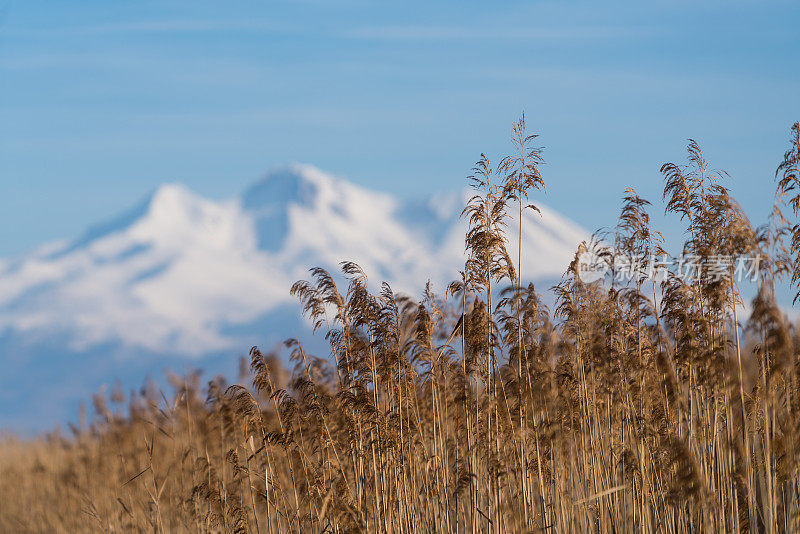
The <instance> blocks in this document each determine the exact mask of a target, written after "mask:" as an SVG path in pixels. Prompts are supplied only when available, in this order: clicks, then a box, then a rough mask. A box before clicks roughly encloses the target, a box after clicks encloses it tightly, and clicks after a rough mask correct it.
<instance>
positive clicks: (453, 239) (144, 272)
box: [0, 165, 586, 355]
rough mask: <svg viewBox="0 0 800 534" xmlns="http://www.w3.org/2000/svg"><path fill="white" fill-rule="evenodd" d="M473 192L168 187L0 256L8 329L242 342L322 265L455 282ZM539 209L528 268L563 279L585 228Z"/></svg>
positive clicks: (310, 181) (304, 178) (211, 345)
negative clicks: (411, 196) (57, 240)
mask: <svg viewBox="0 0 800 534" xmlns="http://www.w3.org/2000/svg"><path fill="white" fill-rule="evenodd" d="M463 197H464V193H462V192H458V193H456V194H448V195H440V196H437V197H434V198H431V199H428V200H419V201H401V200H398V199H395V198H394V197H392V196H390V195H387V194H385V193H381V192H376V191H371V190H368V189H366V188H363V187H360V186H356V185H354V184H352V183H349V182H347V181H346V180H343V179H341V178H336V177H333V176H331V175H328V174H326V173H324V172H323V171H321V170H319V169H317V168H315V167H312V166H310V165H292V166H290V167H287V168H286V169H283V170H280V171H276V172H272V173H269V174H267V175H266V177H265V178H264V179H262V180H261V181H259V182H258V183H256V184H255V185H254V186H252V187H251V188H250V189H248V190H247V191H246V192H245V193H244V195H242V196H241V197H240V198H238V199H233V200H228V201H213V200H209V199H206V198H203V197H201V196H200V195H197V194H195V193H193V192H192V191H190V190H189V189H187V188H186V187H185V186H183V185H179V184H165V185H162V186H161V187H159V188H158V189H156V190H155V191H154V192H153V193H151V194H150V195H148V196H147V197H146V198H145V199H144V201H143V202H140V203H139V204H138V205H137V206H136V207H135V208H134V209H132V210H129V211H127V212H125V213H124V214H123V215H121V216H120V217H117V218H115V219H113V220H111V221H109V222H106V223H104V224H101V225H98V226H95V227H93V228H91V229H90V230H89V231H87V232H86V233H85V234H84V235H83V236H82V237H81V238H79V239H77V240H75V241H73V242H71V243H66V244H63V245H59V246H57V247H43V248H40V249H39V250H38V251H37V252H35V253H32V254H30V255H29V256H26V257H22V258H18V259H16V260H15V261H11V262H2V261H0V332H12V333H13V332H18V333H25V334H26V335H27V334H31V335H32V334H33V333H39V334H41V335H44V336H47V335H49V334H48V333H52V332H56V331H58V332H61V333H62V334H65V335H66V337H67V342H66V343H67V344H68V345H69V346H71V347H72V348H74V349H76V350H79V349H81V348H82V347H91V346H95V345H97V344H109V343H110V344H114V343H117V344H121V345H122V346H125V347H129V348H136V347H140V348H144V349H146V350H148V351H151V352H156V353H159V352H168V353H177V354H183V355H191V354H203V353H208V352H214V351H219V350H225V349H228V348H234V347H241V346H243V343H245V342H244V341H243V339H244V338H243V337H242V336H240V335H231V334H230V333H229V332H230V331H231V328H233V327H236V328H239V327H240V326H241V325H246V324H250V323H252V322H253V321H257V320H259V318H262V317H264V316H266V315H268V314H269V313H272V312H274V311H275V310H277V309H279V308H280V307H281V306H285V305H289V304H291V303H292V302H293V301H292V299H291V298H290V297H289V294H288V289H289V287H290V285H291V284H292V282H294V281H295V280H297V279H298V278H302V277H305V276H306V273H307V270H308V268H310V267H312V266H317V265H319V266H322V267H325V268H328V269H329V270H332V271H336V270H338V265H339V262H341V261H343V260H352V261H355V262H357V263H359V264H360V265H361V266H362V267H363V268H364V270H365V271H366V272H367V273H368V274H369V276H370V277H371V279H372V280H374V281H376V282H377V281H380V280H386V281H389V282H390V283H391V284H392V285H393V287H394V288H395V289H397V290H401V291H407V292H411V293H416V292H418V291H419V290H420V289H421V284H424V283H425V281H426V280H428V279H431V280H432V281H433V282H434V283H435V284H439V285H442V284H446V283H447V282H449V281H450V280H452V279H454V278H455V277H456V276H457V272H458V270H459V269H460V268H462V267H463V262H464V233H465V231H466V222H465V221H464V220H463V219H462V218H460V217H459V214H460V211H461V208H462V207H463V205H462V204H463ZM540 208H541V209H542V216H541V217H540V216H539V215H536V214H529V215H526V216H525V217H524V219H523V232H522V233H523V240H524V245H525V247H526V253H525V257H526V265H524V266H523V267H524V269H523V272H524V273H527V275H528V276H530V277H531V278H542V277H555V276H558V275H559V274H560V273H561V272H562V271H563V269H564V268H565V267H566V265H567V264H568V263H569V261H570V260H571V259H572V254H573V253H574V250H575V247H576V246H577V244H578V243H579V242H580V241H581V240H582V239H584V238H585V237H586V233H585V232H584V231H583V230H581V229H580V228H578V227H577V226H575V225H574V224H572V223H570V222H569V221H568V220H566V219H564V218H563V217H561V216H560V215H558V214H557V213H555V212H553V211H552V210H548V209H547V208H546V207H544V206H540ZM509 246H510V247H511V248H512V249H516V247H517V245H516V243H515V242H514V239H513V236H511V240H510V243H509ZM45 251H46V253H45ZM237 325H238V326H237ZM234 329H235V328H234ZM283 334H284V333H281V335H283ZM245 337H247V336H245Z"/></svg>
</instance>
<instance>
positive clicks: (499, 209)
mask: <svg viewBox="0 0 800 534" xmlns="http://www.w3.org/2000/svg"><path fill="white" fill-rule="evenodd" d="M512 141H513V147H514V153H513V154H512V155H510V156H509V157H507V158H504V159H503V160H501V161H500V162H499V164H498V165H497V167H496V168H495V167H493V166H492V164H491V163H490V162H489V160H488V159H487V158H485V157H481V159H480V161H479V162H478V164H477V165H476V167H475V173H474V175H473V176H472V182H473V185H474V186H475V196H474V197H473V198H472V199H471V200H470V202H469V204H468V205H467V207H466V209H465V210H464V216H465V217H466V218H467V219H468V221H469V233H468V235H467V236H466V250H467V258H468V259H467V261H466V262H465V265H464V270H463V272H462V273H461V279H460V280H459V281H457V282H454V283H453V284H451V285H450V286H449V287H448V288H447V290H446V291H445V292H443V293H442V294H435V293H434V292H433V290H432V289H431V288H430V287H426V289H425V291H424V293H423V294H422V296H421V298H420V299H419V300H418V301H417V300H414V299H411V298H408V297H400V296H397V295H395V293H394V292H393V291H392V290H391V288H390V287H389V286H388V285H386V284H384V285H383V286H381V290H380V291H379V292H378V293H377V294H372V293H371V292H370V290H369V285H368V283H367V277H366V275H365V273H363V272H362V271H361V269H360V268H359V267H358V266H357V265H356V264H354V263H344V264H343V265H342V274H341V276H339V275H336V276H334V275H332V274H330V273H328V272H326V271H325V270H323V269H319V268H317V269H312V271H311V277H310V279H309V280H308V281H301V282H298V283H296V284H295V285H294V286H293V287H292V293H293V294H294V295H295V296H296V297H298V298H299V300H300V302H301V303H302V305H303V309H304V312H305V314H306V315H307V316H308V317H309V318H310V319H311V321H312V322H313V324H314V327H315V330H317V331H318V332H321V333H323V334H324V335H325V337H326V339H327V341H328V342H329V344H330V354H329V355H327V356H326V357H318V356H314V355H311V354H309V353H307V352H306V351H305V349H304V346H303V345H302V344H301V342H300V341H298V340H291V341H288V342H287V343H286V347H287V348H286V352H287V355H288V357H289V359H288V361H290V362H291V365H292V366H293V368H292V370H291V371H287V370H286V369H285V368H284V366H283V365H282V363H281V362H282V361H287V360H286V358H285V355H280V354H265V353H262V352H261V351H260V350H258V349H257V348H254V349H253V350H252V351H251V353H250V368H249V370H247V369H245V372H243V376H242V377H241V379H240V380H241V382H243V383H249V387H248V386H244V385H232V386H228V385H226V384H225V382H224V380H223V379H215V380H212V381H211V382H209V383H208V384H207V386H205V387H201V384H200V379H199V375H197V374H190V375H189V376H186V377H182V378H179V377H172V383H173V386H174V387H173V390H174V392H173V393H172V394H171V395H170V397H169V398H167V397H166V396H165V395H164V394H162V393H161V392H160V391H158V390H156V389H155V388H154V387H152V386H151V387H145V388H143V389H142V390H141V391H140V392H137V393H133V394H131V395H130V397H129V398H127V399H125V396H124V395H122V394H121V392H114V393H113V394H112V395H111V398H110V399H107V398H105V397H103V396H97V397H96V398H95V409H96V410H95V411H96V412H97V416H96V418H95V420H94V422H93V423H92V424H91V425H81V426H80V427H79V428H73V434H74V435H72V436H70V437H64V436H61V435H58V434H52V435H50V436H48V437H45V438H41V439H38V440H35V441H14V440H9V439H7V440H6V441H5V442H4V443H3V444H2V446H1V447H0V531H3V532H22V531H41V532H76V531H84V530H97V531H109V532H110V531H114V532H118V531H145V530H148V531H149V530H152V531H156V532H164V531H165V532H179V531H201V532H257V533H264V534H266V533H269V534H276V533H278V532H298V533H299V532H308V533H327V532H336V533H345V532H392V533H409V534H410V533H417V532H456V533H460V532H463V533H478V532H486V533H490V532H491V533H500V532H603V533H605V532H656V531H657V532H669V533H673V532H674V533H679V532H680V533H683V532H723V531H726V532H748V531H749V532H767V533H776V532H798V531H800V487H798V482H799V481H800V479H798V460H799V459H800V376H799V375H798V373H800V366H798V365H797V362H798V357H799V356H798V353H799V352H800V336H798V331H797V330H796V329H795V328H794V327H793V326H792V325H791V324H789V322H788V321H787V319H786V317H785V315H784V313H783V312H782V311H781V309H780V308H779V307H778V306H777V304H776V302H775V292H776V291H777V290H779V289H776V288H781V287H786V283H788V284H793V287H795V288H796V287H797V283H798V282H800V254H799V252H800V226H798V225H797V223H796V221H797V218H798V212H799V211H800V170H798V165H800V125H798V124H795V125H794V126H793V128H792V133H791V138H790V147H789V149H788V150H787V152H786V153H785V155H784V157H783V160H782V161H781V163H780V165H779V167H778V169H777V173H776V176H777V183H778V186H777V194H776V203H775V208H774V210H773V212H772V216H771V217H770V220H769V222H768V223H767V224H766V225H764V226H762V227H758V228H754V227H753V226H752V225H751V224H750V222H749V221H748V219H747V218H746V217H745V215H744V213H743V211H742V210H741V208H740V207H739V205H738V204H737V203H736V201H735V200H734V199H733V198H732V197H731V195H730V194H729V191H728V189H727V188H726V186H725V185H724V184H725V177H724V175H723V174H722V173H713V172H711V171H710V170H709V165H708V163H707V162H706V160H705V159H704V158H703V155H702V152H701V150H700V147H699V145H698V144H697V143H695V142H694V141H692V142H690V144H689V147H688V160H687V162H686V163H685V164H666V165H664V166H663V167H662V168H661V171H662V173H663V175H664V179H665V187H664V203H665V207H666V211H667V212H668V213H671V214H673V215H674V216H676V217H677V218H678V219H680V221H682V222H683V224H685V227H686V235H687V236H688V237H687V241H686V243H685V244H684V245H683V252H685V253H687V254H694V255H697V256H698V257H699V258H702V259H705V260H709V261H711V260H713V258H716V257H718V256H720V255H730V256H743V255H749V256H754V255H760V256H761V258H762V261H761V269H760V274H759V277H758V280H757V282H756V283H755V285H756V286H757V288H756V289H757V296H756V297H755V299H754V300H753V301H752V304H751V307H750V313H749V318H748V319H747V320H746V322H744V323H740V321H742V320H743V318H742V314H741V310H742V308H741V305H743V298H742V296H741V294H740V287H739V284H738V282H737V277H736V276H735V272H734V268H733V267H732V266H731V267H730V268H729V269H728V270H725V269H723V270H722V272H721V273H718V274H719V276H718V277H716V278H714V279H712V278H704V277H700V278H697V279H694V280H691V281H687V280H684V279H682V278H680V277H679V276H676V275H675V274H672V275H670V276H668V277H667V278H666V279H663V280H658V281H656V280H653V279H651V278H636V279H634V280H632V281H629V282H613V283H605V284H599V283H591V284H587V283H584V282H582V281H581V279H580V278H579V277H578V276H577V273H576V269H577V260H576V261H575V262H573V263H572V265H570V266H569V268H568V269H567V271H566V274H565V275H564V277H563V279H562V280H561V282H560V283H559V284H558V285H557V286H556V287H555V288H554V292H555V299H556V300H555V302H556V303H555V306H554V307H553V310H548V309H547V307H546V306H545V305H544V304H543V299H542V298H541V296H540V295H541V294H540V293H539V292H538V289H537V288H534V286H533V285H532V284H528V285H521V284H520V283H519V280H520V278H521V274H524V273H520V266H521V264H522V259H523V257H525V255H526V251H525V250H524V249H522V250H509V245H508V243H509V241H508V239H507V235H511V233H512V232H514V233H518V234H521V228H519V227H517V228H512V227H508V226H507V222H508V220H509V217H508V214H509V213H511V212H512V210H514V211H515V212H516V214H517V215H518V216H519V215H521V214H522V212H523V211H524V210H528V209H535V208H534V207H532V206H530V205H529V202H530V201H529V196H530V195H533V194H534V193H536V192H537V191H542V190H543V189H544V181H543V178H542V174H541V172H540V166H541V164H542V163H543V159H542V152H541V150H540V149H538V148H536V147H533V146H532V144H533V142H534V141H535V136H531V135H528V134H527V133H526V130H525V123H524V117H523V118H522V119H521V120H520V121H519V122H518V123H517V124H516V125H515V127H514V130H513V136H512ZM650 209H651V205H650V203H649V202H647V201H646V200H644V199H642V198H640V197H639V196H638V195H637V194H636V192H635V191H634V190H633V189H629V190H627V191H626V192H625V195H624V199H623V208H622V212H621V215H620V219H619V222H618V224H617V225H616V226H615V227H614V229H613V230H612V231H610V232H609V238H611V239H613V241H614V244H615V246H616V248H617V250H618V251H620V252H623V253H624V254H626V255H628V256H629V257H634V258H639V259H640V260H641V261H642V265H643V266H645V267H647V266H648V263H649V262H650V261H651V259H650V258H651V255H652V254H653V253H658V252H661V251H663V250H664V249H665V248H666V245H665V244H664V243H663V239H662V238H661V234H659V233H658V232H657V231H656V230H655V229H653V228H652V227H651V223H650V217H649V214H648V210H650ZM586 246H588V244H586V245H583V247H584V248H585V247H586ZM515 253H516V254H515ZM576 258H577V255H576ZM782 279H786V280H785V283H783V284H781V280H782ZM776 284H777V285H776ZM737 306H739V308H738V309H737Z"/></svg>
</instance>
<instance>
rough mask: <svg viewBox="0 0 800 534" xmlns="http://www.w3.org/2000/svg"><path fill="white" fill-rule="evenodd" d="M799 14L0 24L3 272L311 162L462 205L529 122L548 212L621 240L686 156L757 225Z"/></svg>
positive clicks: (786, 111)
mask: <svg viewBox="0 0 800 534" xmlns="http://www.w3.org/2000/svg"><path fill="white" fill-rule="evenodd" d="M798 22H800V3H798V2H796V1H785V2H771V1H747V2H745V1H737V0H728V1H724V2H723V1H711V2H698V1H696V0H695V1H691V2H689V1H682V0H672V1H668V2H664V1H654V2H650V1H648V2H641V1H638V2H602V3H601V2H571V1H563V0H562V1H535V0H531V1H525V2H506V3H502V4H501V3H498V2H486V1H484V2H468V1H466V2H465V1H461V2H437V3H433V2H419V3H403V4H400V3H392V4H389V3H386V2H380V3H379V2H374V3H372V2H354V1H353V2H351V1H348V2H333V1H319V2H316V1H301V2H224V3H223V2H205V1H198V0H194V1H187V2H169V1H158V2H149V1H135V2H134V1H130V2H122V1H120V2H108V1H93V0H83V1H81V2H37V1H31V0H27V1H11V2H8V1H6V2H0V255H10V254H17V253H20V252H22V251H24V250H25V249H28V248H30V247H33V246H35V245H38V244H40V243H42V242H44V241H49V240H53V239H59V238H66V237H73V236H75V235H76V234H78V233H80V232H81V231H82V230H83V228H85V227H86V226H87V225H88V224H91V223H93V222H96V221H97V220H98V219H103V218H105V217H108V216H110V215H113V214H115V213H117V212H119V211H120V210H121V209H124V208H125V207H127V206H129V205H131V204H133V203H134V202H135V201H136V200H137V199H138V198H140V197H141V196H143V195H144V194H146V193H147V192H148V191H149V190H151V189H152V188H154V187H155V186H156V185H157V184H159V183H161V182H164V181H178V182H182V183H185V184H186V185H188V186H189V187H191V188H192V189H195V190H196V191H198V192H200V193H202V194H205V195H208V196H211V197H216V198H222V197H227V196H232V195H234V194H236V193H237V192H239V191H241V190H242V189H243V188H245V187H246V186H247V185H248V184H249V183H250V182H252V181H254V180H255V179H257V178H258V177H259V175H261V174H263V173H264V172H265V171H266V170H268V169H270V168H273V167H276V166H280V165H282V164H285V163H288V162H292V161H300V162H307V163H312V164H314V165H317V166H319V167H321V168H323V169H325V170H329V171H332V172H335V173H338V174H341V175H344V176H346V177H348V178H350V179H351V180H353V181H355V182H357V183H360V184H363V185H367V186H370V187H374V188H378V189H382V190H386V191H390V192H394V193H397V194H400V195H404V196H415V195H425V194H427V193H428V192H430V191H431V190H449V189H454V188H457V187H461V186H463V185H464V184H465V183H466V181H465V178H464V177H465V176H466V175H467V174H469V169H470V167H471V166H472V164H473V162H474V161H475V160H476V159H477V158H478V156H479V155H480V153H481V152H486V153H487V155H489V156H490V157H495V158H496V157H497V156H500V155H502V153H503V151H504V150H506V148H507V147H508V142H507V140H508V136H509V133H510V128H511V125H512V122H513V121H514V120H515V119H516V118H517V117H518V115H519V113H520V112H521V111H523V110H524V111H525V112H526V114H527V117H528V123H529V126H530V127H531V128H532V129H534V130H536V131H538V132H539V133H541V136H542V137H541V144H542V145H544V146H545V147H546V153H545V154H546V159H547V162H548V163H547V167H546V168H545V180H546V182H547V184H548V195H547V198H546V200H545V202H547V203H548V204H550V205H551V206H553V207H554V208H556V209H559V210H560V211H562V212H564V213H565V214H566V215H567V216H569V217H571V218H573V219H574V220H576V221H577V222H579V223H581V224H582V225H584V226H585V227H587V228H589V229H594V228H596V227H598V226H601V225H607V224H612V223H613V222H614V220H615V217H616V214H617V210H618V208H619V204H620V202H619V198H620V196H621V194H622V191H623V189H624V188H625V187H627V186H629V185H633V186H635V187H636V188H637V190H638V191H639V192H640V193H641V194H642V195H644V196H646V197H649V198H650V199H651V200H658V199H659V198H660V191H661V185H662V184H661V180H660V177H659V174H658V168H659V166H660V165H661V164H662V163H663V162H665V161H669V160H678V159H682V158H683V156H684V148H685V145H686V138H688V137H693V138H696V139H698V140H699V141H700V142H701V144H702V146H703V147H704V149H705V152H706V156H707V157H708V159H710V160H711V162H712V164H713V165H715V166H717V167H721V168H724V169H725V170H727V171H728V172H729V173H730V174H731V175H732V181H731V185H732V187H733V189H734V192H735V193H736V194H737V196H738V197H739V199H740V201H741V202H742V203H743V204H744V206H745V207H746V208H747V209H748V211H749V212H750V213H751V215H752V216H753V218H754V219H756V220H760V218H761V217H763V216H764V215H765V214H766V212H767V211H768V209H769V206H770V203H771V199H772V193H773V191H774V181H773V173H774V169H775V166H776V164H777V163H778V161H779V159H780V156H781V154H782V153H783V151H784V150H785V148H786V146H787V138H788V131H789V127H790V125H791V124H792V122H794V121H796V120H800V98H799V97H800V69H799V68H798V67H800V33H798V31H797V27H798Z"/></svg>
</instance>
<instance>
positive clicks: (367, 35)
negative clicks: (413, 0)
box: [342, 25, 661, 41]
mask: <svg viewBox="0 0 800 534" xmlns="http://www.w3.org/2000/svg"><path fill="white" fill-rule="evenodd" d="M657 33H658V34H660V33H661V32H660V31H657V30H656V29H654V28H651V27H645V26H640V27H630V26H624V27H623V26H586V27H561V28H559V27H538V28H537V27H525V28H513V27H510V28H491V29H487V28H484V27H474V28H473V27H467V26H424V25H408V26H391V25H390V26H368V27H361V28H355V29H352V30H346V31H345V32H343V33H342V35H343V36H344V37H348V38H351V39H368V40H405V41H422V40H444V41H447V40H491V41H499V40H509V41H535V40H539V41H578V40H580V41H585V40H612V39H630V38H641V37H652V36H654V35H656V34H657Z"/></svg>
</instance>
